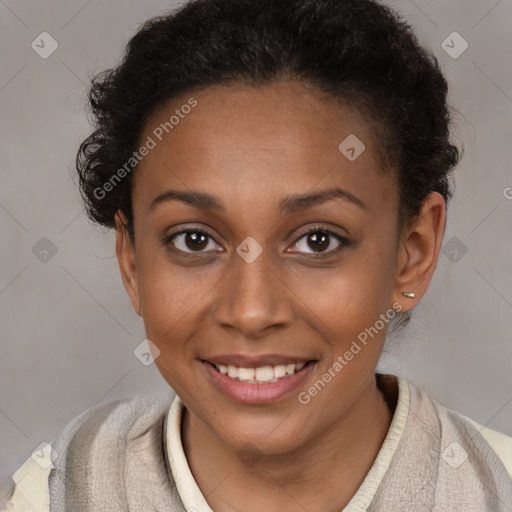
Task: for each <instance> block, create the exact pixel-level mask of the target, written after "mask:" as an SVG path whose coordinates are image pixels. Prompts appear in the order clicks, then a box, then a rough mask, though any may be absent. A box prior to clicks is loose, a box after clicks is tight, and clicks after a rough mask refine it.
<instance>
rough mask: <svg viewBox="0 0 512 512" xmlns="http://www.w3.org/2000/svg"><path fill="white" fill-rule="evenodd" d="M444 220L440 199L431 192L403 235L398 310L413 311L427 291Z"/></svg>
mask: <svg viewBox="0 0 512 512" xmlns="http://www.w3.org/2000/svg"><path fill="white" fill-rule="evenodd" d="M445 219H446V206H445V201H444V198H443V196H442V195H441V194H439V193H438V192H431V193H430V194H429V195H428V196H427V197H426V198H425V200H424V202H423V206H422V208H421V211H420V213H419V214H418V216H417V217H416V218H415V219H414V220H413V221H412V223H411V224H410V225H409V226H408V227H407V228H406V229H405V231H404V233H403V234H402V237H401V240H400V243H399V247H398V267H397V268H398V273H397V279H396V289H395V293H394V300H395V301H396V302H398V303H400V304H401V305H402V309H401V311H409V310H410V309H413V308H414V307H415V306H416V304H417V303H418V302H419V300H420V299H421V297H422V296H423V295H424V294H425V292H426V291H427V289H428V286H429V284H430V281H431V280H432V276H433V275H434V271H435V269H436V265H437V259H438V256H439V251H440V249H441V243H442V241H443V236H444V230H445ZM403 292H412V293H414V295H415V297H414V298H412V299H411V298H408V297H405V296H404V295H403Z"/></svg>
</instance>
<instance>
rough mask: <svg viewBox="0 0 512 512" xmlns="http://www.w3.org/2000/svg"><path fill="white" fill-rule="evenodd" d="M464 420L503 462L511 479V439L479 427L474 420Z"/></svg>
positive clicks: (481, 426)
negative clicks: (480, 435) (470, 424)
mask: <svg viewBox="0 0 512 512" xmlns="http://www.w3.org/2000/svg"><path fill="white" fill-rule="evenodd" d="M464 418H465V419H466V420H468V421H469V422H471V423H472V424H473V426H474V427H475V428H476V429H477V430H478V431H479V432H480V434H482V436H483V437H484V438H485V440H486V441H487V442H488V443H489V445H490V446H491V448H492V449H493V450H494V451H495V452H496V455H498V457H499V459H500V460H501V462H503V465H504V466H505V468H506V470H507V472H508V474H509V475H510V477H511V478H512V437H509V436H507V435H505V434H503V433H502V432H498V431H497V430H492V429H490V428H487V427H485V426H483V425H480V424H479V423H477V422H476V421H475V420H472V419H471V418H468V417H466V416H464Z"/></svg>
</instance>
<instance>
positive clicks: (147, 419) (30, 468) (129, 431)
mask: <svg viewBox="0 0 512 512" xmlns="http://www.w3.org/2000/svg"><path fill="white" fill-rule="evenodd" d="M171 401H172V399H171V398H169V397H163V396H155V397H153V396H151V395H143V394H137V395H135V396H133V397H131V398H124V399H118V400H111V401H108V402H104V403H100V404H96V405H94V406H92V407H90V408H89V409H87V410H85V411H84V412H82V413H81V414H79V415H78V416H76V417H75V418H74V419H73V420H72V421H70V422H69V423H68V424H67V425H66V426H65V427H64V428H63V429H62V430H61V431H60V432H59V434H58V435H57V436H56V437H55V438H54V439H53V440H52V441H51V442H50V443H42V444H41V445H40V446H39V447H38V448H37V449H36V450H35V451H34V452H33V453H32V454H31V455H30V457H28V458H27V460H26V461H25V462H24V463H23V465H22V466H21V467H20V468H19V469H18V470H17V471H16V472H15V473H14V474H13V477H12V478H13V481H14V485H15V487H14V491H13V493H12V495H11V497H10V500H9V501H8V503H7V505H6V508H4V509H2V510H0V512H48V511H49V510H50V509H49V506H50V492H49V480H50V474H51V472H52V470H54V469H55V468H56V467H59V469H63V470H65V467H66V464H69V457H68V449H69V446H70V445H71V444H74V445H76V444H79V445H81V446H83V448H84V449H87V445H92V444H93V443H94V444H95V445H99V444H101V445H112V444H115V445H116V446H119V450H122V449H123V443H124V445H126V444H127V443H129V442H134V441H136V440H138V439H140V438H141V436H143V435H144V433H146V432H148V431H149V430H150V429H151V427H152V426H154V425H155V423H157V422H158V420H159V419H162V417H163V416H164V415H165V411H166V410H168V409H169V407H170V403H171ZM74 451H75V453H76V455H77V457H79V454H80V451H77V450H76V449H75V450H74Z"/></svg>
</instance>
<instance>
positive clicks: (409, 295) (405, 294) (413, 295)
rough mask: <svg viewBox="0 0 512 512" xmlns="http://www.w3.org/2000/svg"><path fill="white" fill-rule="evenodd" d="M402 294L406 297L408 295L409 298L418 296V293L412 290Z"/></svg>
mask: <svg viewBox="0 0 512 512" xmlns="http://www.w3.org/2000/svg"><path fill="white" fill-rule="evenodd" d="M402 295H403V296H404V297H408V298H409V299H414V297H416V295H415V294H414V293H411V292H402Z"/></svg>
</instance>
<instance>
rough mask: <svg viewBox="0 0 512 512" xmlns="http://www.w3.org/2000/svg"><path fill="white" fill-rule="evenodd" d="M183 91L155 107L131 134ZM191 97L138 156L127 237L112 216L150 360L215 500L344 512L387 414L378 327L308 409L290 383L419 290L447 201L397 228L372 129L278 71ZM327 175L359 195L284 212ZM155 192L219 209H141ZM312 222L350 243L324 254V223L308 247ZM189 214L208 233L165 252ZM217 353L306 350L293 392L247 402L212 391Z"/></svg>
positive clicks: (391, 182)
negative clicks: (351, 154)
mask: <svg viewBox="0 0 512 512" xmlns="http://www.w3.org/2000/svg"><path fill="white" fill-rule="evenodd" d="M190 96H192V95H188V96H185V97H183V98H179V99H176V98H175V99H174V100H173V101H172V102H170V103H168V104H167V105H165V106H164V107H162V108H160V109H159V110H158V111H157V112H155V113H154V114H153V116H152V117H151V118H150V119H149V120H148V122H147V124H146V128H145V131H144V133H143V134H142V136H141V140H143V141H144V140H146V137H147V136H150V135H151V133H152V131H153V130H154V128H155V127H156V126H158V125H159V124H160V123H161V122H165V121H166V120H168V119H169V117H170V116H171V115H172V114H173V113H174V110H175V109H176V108H179V107H180V105H183V104H185V103H186V101H187V100H188V98H189V97H190ZM193 97H194V98H195V99H196V100H197V101H198V104H197V106H196V107H195V108H194V109H193V110H192V112H191V113H190V114H188V116H186V117H185V118H184V119H182V120H180V123H179V124H178V125H177V126H175V128H174V129H173V131H172V132H171V133H169V134H168V135H166V137H165V138H164V139H163V140H162V141H161V142H159V143H158V145H157V146H156V147H155V148H154V149H152V150H151V151H150V152H149V154H148V155H147V156H146V157H145V158H144V159H143V160H142V161H141V163H140V164H139V167H138V168H137V170H136V175H135V176H134V185H133V192H132V194H133V195H132V197H133V214H134V227H135V247H133V246H132V244H131V242H130V239H129V236H128V234H127V232H126V230H125V229H124V227H123V221H124V216H123V215H122V213H121V212H118V214H117V215H116V226H117V243H116V250H117V256H118V261H119V265H120V270H121V276H122V279H123V283H124V285H125V288H126V290H127V292H128V294H129V296H130V299H131V302H132V305H133V307H134V309H135V311H136V312H137V313H138V314H139V315H141V316H142V317H143V320H144V325H145V329H146V334H147V337H148V338H149V339H150V340H151V341H152V342H153V343H154V344H155V345H156V346H157V347H158V349H159V350H160V355H159V356H158V357H157V358H156V365H157V367H158V369H159V371H160V373H161V374H162V376H163V377H164V379H165V380H166V381H167V382H168V383H169V385H170V386H171V387H172V388H173V389H174V390H175V391H176V392H177V393H178V395H179V396H180V397H181V399H182V401H183V402H184V404H185V406H186V411H185V415H184V422H183V425H182V438H183V443H184V448H185V453H186V456H187V459H188V462H189V465H190V468H191V470H192V473H193V475H194V477H195V479H196V481H197V483H198V485H199V487H200V489H201V491H202V492H203V495H204V496H205V497H206V499H207V501H208V503H209V505H210V507H211V508H212V509H213V510H215V511H216V512H224V511H235V510H237V511H240V510H244V511H261V510H267V511H269V512H272V511H278V510H279V511H282V510H283V509H285V510H287V511H289V512H292V511H303V510H308V512H314V511H319V512H320V511H322V512H326V511H333V512H334V511H338V512H339V510H341V509H342V508H343V507H344V506H345V505H346V504H347V503H348V502H349V501H350V499H351V498H352V496H353V495H354V494H355V492H356V491H357V489H358V487H359V486H360V485H361V483H362V481H363V479H364V477H365V476H366V473H367V472H368V470H369V469H370V467H371V465H372V463H373V461H374V459H375V457H376V456H377V453H378V451H379V449H380V447H381V445H382V442H383V440H384V437H385V435H386V433H387V430H388V429H389V425H390V422H391V418H392V412H393V411H392V410H390V408H389V407H388V406H387V404H386V402H385V400H384V397H383V395H382V393H381V392H380V390H379V389H378V388H377V386H376V381H375V376H374V372H375V368H376V365H377V363H378V360H379V357H380V354H381V351H382V348H383V344H384V341H385V337H386V328H384V329H382V330H380V331H379V333H378V335H376V336H374V337H373V338H372V339H371V341H370V342H369V343H368V344H367V345H366V346H365V347H364V348H363V350H361V352H359V353H358V354H357V355H356V356H354V358H353V359H352V360H351V361H350V362H349V364H347V365H346V366H345V367H344V368H343V370H342V371H341V372H339V373H338V374H337V375H336V377H335V378H333V379H332V380H331V382H330V383H329V384H328V385H327V386H325V388H324V389H323V390H322V391H321V392H320V393H318V394H317V396H315V397H314V398H313V399H312V400H311V401H310V402H309V403H308V404H307V405H303V404H301V403H300V402H299V401H298V399H297V394H298V392H299V391H305V390H307V389H308V388H309V387H310V386H311V385H312V384H313V383H314V382H315V381H317V380H318V379H319V378H321V376H322V374H324V373H325V372H326V371H327V370H328V369H329V368H330V367H332V365H333V363H334V361H335V360H336V358H337V356H339V355H342V354H344V353H345V352H346V351H347V350H348V349H349V347H350V345H351V343H352V341H353V340H355V339H357V336H358V334H359V333H361V332H362V331H364V330H365V328H368V327H370V326H374V325H375V322H376V321H377V320H378V319H379V316H380V315H381V314H384V313H385V312H386V311H389V310H390V309H391V308H392V307H393V304H395V307H396V304H399V308H400V307H401V310H402V311H407V310H410V309H412V308H413V307H414V306H415V305H416V304H417V302H418V301H419V300H420V299H421V297H422V296H423V294H424V293H425V291H426V289H427V287H428V285H429V283H430V280H431V278H432V275H433V272H434V270H435V266H436V263H437V258H438V255H439V249H440V246H441V241H442V237H443V231H444V224H445V203H444V199H443V198H442V196H441V195H440V194H438V193H436V192H433V193H431V194H430V195H429V196H428V197H427V198H426V200H425V202H424V206H423V209H422V211H421V214H420V215H419V216H418V217H417V218H416V219H415V220H414V221H413V222H411V223H410V225H409V226H408V227H407V229H406V230H405V231H404V232H403V234H402V236H401V237H400V239H398V233H397V225H398V224H397V223H398V188H397V184H396V182H395V177H394V176H393V175H391V176H385V175H383V174H381V173H379V172H378V166H379V163H378V161H377V159H376V157H375V151H374V145H373V142H372V137H371V134H370V132H369V131H368V130H367V129H366V127H365V124H364V123H363V121H362V120H361V118H360V117H359V116H358V115H357V114H356V113H355V112H353V111H351V110H350V109H348V108H343V107H341V106H339V105H335V104H334V103H331V102H329V101H327V100H326V99H325V98H323V97H321V96H320V95H317V94H315V93H314V92H311V90H310V89H306V88H303V87H301V86H300V85H298V84H296V83H294V84H292V83H289V82H276V83H274V84H272V85H267V86H264V87H258V88H255V87H254V88H253V87H249V86H243V85H240V84H231V85H221V86H215V87H210V88H207V89H203V90H201V91H199V92H197V93H196V92H194V94H193ZM349 134H356V135H357V137H358V138H359V139H360V140H362V141H363V142H364V144H365V145H366V150H365V151H364V152H363V153H362V154H361V155H360V156H359V157H358V158H357V159H356V160H355V161H349V160H348V159H347V158H346V157H345V156H344V155H343V154H342V153H341V152H340V151H339V150H338V145H339V144H340V142H342V141H343V140H344V139H345V138H346V137H347V136H348V135H349ZM335 186H337V187H340V188H342V189H344V190H348V191H349V192H350V193H352V194H353V195H355V196H356V197H358V198H359V199H360V200H361V201H363V202H364V204H365V205H366V208H365V209H363V208H360V207H359V206H357V205H356V204H353V203H351V202H350V201H347V200H341V199H336V200H331V201H327V202H324V203H322V204H317V205H314V206H312V207H310V208H308V209H306V210H304V211H300V212H295V213H293V214H291V215H283V214H281V213H280V212H279V210H278V204H279V201H280V200H281V199H282V198H284V197H286V196H288V195H292V194H293V195H294V194H305V193H311V192H315V191H319V190H324V189H328V188H332V187H335ZM168 189H173V190H181V191H184V190H186V191H190V190H198V191H202V192H207V193H210V194H213V195H215V196H217V197H218V199H219V200H220V201H221V202H222V203H223V205H224V207H225V210H224V211H223V212H208V211H203V210H201V209H198V208H196V207H194V206H192V205H190V204H185V203H182V202H179V201H169V202H162V203H160V204H159V205H158V206H156V207H155V208H154V209H153V210H150V204H151V202H152V201H153V199H154V198H155V197H156V196H158V195H159V194H161V193H162V192H164V191H166V190H168ZM317 224H320V226H321V228H324V229H330V230H333V231H334V232H336V233H338V234H339V235H340V236H342V237H345V238H347V239H348V240H349V241H351V242H352V244H351V245H350V246H348V247H342V249H341V250H340V251H336V248H337V247H339V246H340V242H339V241H337V240H336V238H334V237H332V236H331V237H329V238H328V240H327V241H326V243H325V245H324V246H322V247H321V248H320V250H318V249H317V251H315V247H316V246H315V244H314V243H311V241H310V242H309V243H308V236H307V235H306V236H303V233H304V231H305V230H306V229H307V228H309V227H312V226H316V225H317ZM193 228H203V229H206V230H208V232H209V233H210V236H211V238H207V239H206V242H205V244H204V245H203V246H201V248H199V249H196V252H194V245H191V244H189V245H187V244H186V238H185V237H186V235H185V234H183V235H181V236H179V237H178V238H177V239H176V238H175V239H174V247H175V249H174V252H173V251H172V250H171V247H173V245H172V242H168V247H166V246H165V238H166V235H171V234H175V233H178V232H180V231H183V230H185V229H189V230H190V231H193ZM249 236H250V237H252V238H254V239H255V240H256V241H257V242H258V243H259V245H260V246H261V247H262V249H263V252H262V253H261V254H260V255H259V257H258V258H256V260H255V261H253V262H252V263H247V262H246V261H245V260H244V259H243V258H241V257H240V256H239V255H238V254H237V252H236V248H237V247H238V246H239V245H240V244H241V242H242V241H243V240H245V238H246V237H249ZM309 240H311V237H309ZM196 247H197V246H196ZM180 249H181V251H182V252H180ZM198 250H199V251H202V252H200V253H199V254H198V253H197V251H198ZM218 250H220V252H219V251H218ZM185 251H186V252H185ZM322 251H323V252H324V253H326V254H325V256H320V257H318V252H320V253H322ZM315 256H317V258H316V259H315ZM403 291H407V292H414V293H415V294H416V298H415V299H410V298H406V297H404V296H403V295H402V292H403ZM386 327H387V324H386ZM227 353H229V354H233V353H237V354H246V355H260V354H265V353H277V354H283V355H287V356H289V355H293V356H296V357H297V358H306V359H311V360H316V361H317V363H316V365H315V367H314V369H313V371H312V372H311V373H310V374H309V376H308V377H307V380H306V381H305V382H304V384H303V385H302V386H301V388H300V389H299V390H297V392H295V391H294V392H292V393H291V394H290V395H289V396H286V397H284V398H282V399H280V400H279V401H277V402H275V403H271V404H265V405H247V404H244V403H240V402H237V401H235V400H233V399H232V398H230V397H229V396H227V395H226V394H224V392H223V391H221V390H220V389H219V388H217V387H216V385H215V384H213V383H212V381H211V379H210V377H209V375H208V374H207V372H206V371H205V369H204V367H203V364H202V363H201V362H200V359H208V358H209V357H214V356H216V355H219V354H227Z"/></svg>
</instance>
